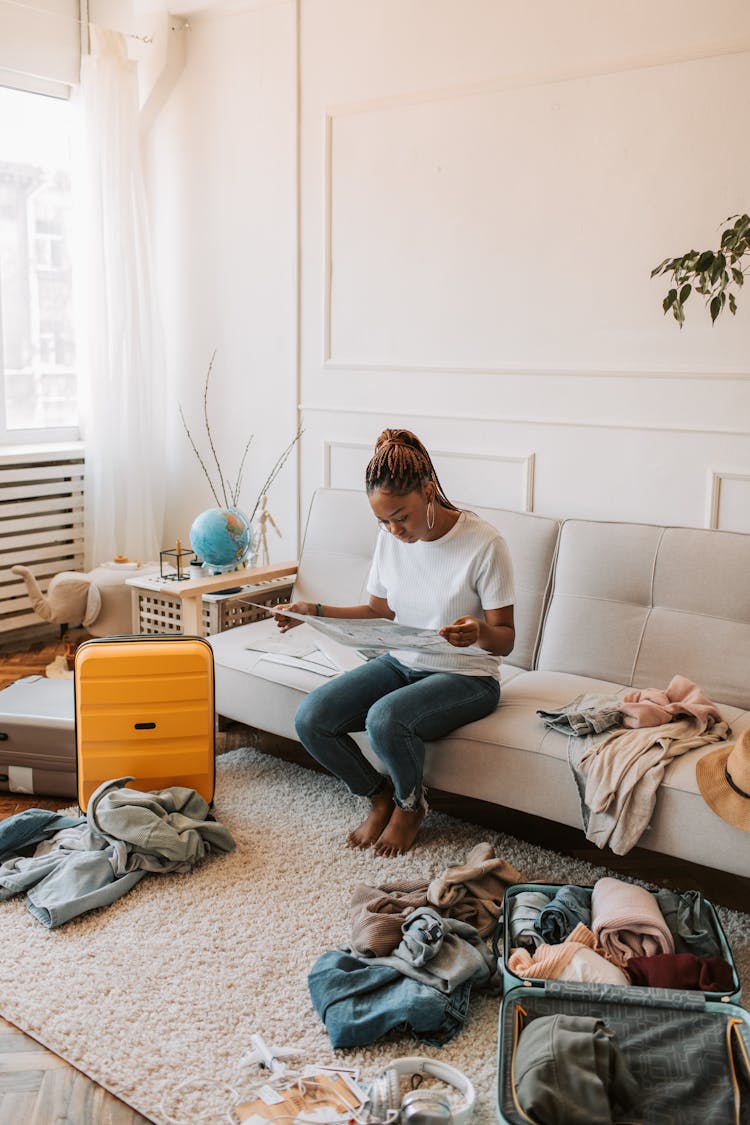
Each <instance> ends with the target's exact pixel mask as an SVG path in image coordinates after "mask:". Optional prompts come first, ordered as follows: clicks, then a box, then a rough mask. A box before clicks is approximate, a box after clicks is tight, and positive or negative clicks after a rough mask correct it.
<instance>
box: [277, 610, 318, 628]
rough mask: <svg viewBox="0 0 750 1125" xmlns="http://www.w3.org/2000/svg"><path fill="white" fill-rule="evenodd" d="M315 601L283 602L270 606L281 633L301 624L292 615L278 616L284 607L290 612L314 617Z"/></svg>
mask: <svg viewBox="0 0 750 1125" xmlns="http://www.w3.org/2000/svg"><path fill="white" fill-rule="evenodd" d="M316 608H317V607H316V605H315V602H285V603H284V604H283V605H275V606H273V608H272V612H273V615H274V617H276V624H277V625H278V627H279V629H281V632H282V633H286V632H287V631H288V630H289V629H294V627H295V626H296V625H301V624H302V622H301V621H297V619H296V618H294V617H278V616H277V614H281V613H283V612H284V610H285V609H289V610H291V611H292V613H304V614H305V616H307V617H314V616H315V612H316Z"/></svg>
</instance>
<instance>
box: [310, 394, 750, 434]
mask: <svg viewBox="0 0 750 1125" xmlns="http://www.w3.org/2000/svg"><path fill="white" fill-rule="evenodd" d="M299 411H300V414H306V413H307V414H353V415H365V416H378V417H380V416H394V415H395V416H397V417H399V418H424V419H427V420H431V421H440V422H444V421H453V422H492V423H498V424H503V425H509V426H556V427H558V428H559V427H562V428H569V429H573V428H579V429H589V430H624V431H629V430H635V431H637V432H639V433H641V432H643V431H650V432H653V433H665V434H720V435H721V436H722V437H750V429H744V430H742V429H736V428H735V427H729V426H685V425H682V426H670V425H666V424H664V423H660V422H653V421H649V422H621V421H611V420H608V419H585V418H538V417H534V416H532V415H526V416H520V417H516V418H511V417H508V416H507V415H503V414H461V413H456V412H454V411H452V412H450V413H448V411H445V412H444V413H439V412H436V411H429V412H428V411H423V410H419V411H417V410H404V409H403V407H401V406H397V405H394V406H389V405H388V403H384V404H383V405H382V406H380V407H377V408H376V407H370V406H361V407H360V406H327V405H325V404H324V403H310V402H301V403H300V404H299Z"/></svg>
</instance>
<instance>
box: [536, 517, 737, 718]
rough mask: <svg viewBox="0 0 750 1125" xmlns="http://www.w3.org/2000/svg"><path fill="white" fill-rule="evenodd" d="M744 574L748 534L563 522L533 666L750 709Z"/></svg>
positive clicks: (593, 522) (640, 525)
mask: <svg viewBox="0 0 750 1125" xmlns="http://www.w3.org/2000/svg"><path fill="white" fill-rule="evenodd" d="M749 574H750V535H742V534H739V533H735V532H723V531H706V530H703V529H700V528H669V527H657V526H653V525H650V524H630V523H604V522H597V521H587V520H566V521H565V523H564V524H563V527H562V530H561V533H560V543H559V548H558V554H557V559H556V562H555V568H554V577H553V586H552V595H551V598H550V602H549V607H548V610H547V614H546V618H545V622H544V628H543V634H542V641H541V645H540V648H539V654H538V659H537V667H538V668H539V669H540V670H551V669H554V670H556V671H564V672H570V673H574V674H576V675H582V676H593V677H596V678H600V679H604V680H608V681H612V682H615V683H620V684H624V685H626V686H628V687H661V688H663V687H666V685H667V684H668V683H669V681H670V680H671V679H672V677H673V676H674V675H675V674H677V673H681V674H682V675H684V676H687V678H688V679H691V680H693V681H694V682H695V683H698V684H699V685H700V686H701V688H702V689H703V690H704V692H705V693H706V694H707V695H708V696H709V698H711V699H713V700H714V701H715V702H717V703H726V704H730V705H733V706H735V707H739V708H742V709H747V708H750V676H748V674H747V669H748V667H750V583H749V582H748V575H749ZM704 575H711V576H713V577H712V579H711V580H704V578H703V576H704ZM718 576H721V577H720V579H719V578H718Z"/></svg>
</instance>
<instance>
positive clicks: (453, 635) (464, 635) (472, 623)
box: [438, 617, 481, 648]
mask: <svg viewBox="0 0 750 1125" xmlns="http://www.w3.org/2000/svg"><path fill="white" fill-rule="evenodd" d="M480 625H481V622H480V621H478V620H477V618H476V617H458V618H456V620H455V621H453V622H452V623H451V624H450V625H443V627H442V629H438V633H439V634H440V636H441V637H445V639H446V641H447V642H448V644H449V645H454V647H455V648H466V647H467V646H468V645H473V644H476V643H477V641H478V640H479V629H480Z"/></svg>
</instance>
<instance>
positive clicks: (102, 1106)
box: [0, 643, 750, 1125]
mask: <svg viewBox="0 0 750 1125" xmlns="http://www.w3.org/2000/svg"><path fill="white" fill-rule="evenodd" d="M60 653H62V645H61V644H58V643H48V644H45V645H36V646H34V645H32V646H27V647H26V648H25V649H24V650H23V651H20V652H3V651H0V689H2V688H3V687H6V686H7V685H8V684H9V683H12V682H13V681H14V680H17V679H19V678H20V677H21V676H29V675H43V674H44V669H45V668H46V666H47V665H48V664H51V663H52V661H53V660H54V659H55V657H56V656H58V655H59V654H60ZM219 737H220V742H219V744H218V745H217V750H219V751H220V752H221V751H223V750H229V749H232V748H234V747H235V746H241V745H255V746H256V747H257V748H258V749H259V750H264V751H266V752H268V753H273V754H276V755H278V756H279V757H282V758H284V759H285V760H287V761H292V762H296V763H298V764H300V765H304V766H306V767H308V768H313V769H315V768H319V767H317V766H316V763H315V762H313V761H312V759H311V758H310V757H309V756H308V755H307V754H306V753H305V751H304V750H303V749H302V747H301V746H300V745H299V744H298V743H296V742H291V741H289V740H287V739H283V738H276V737H274V736H270V735H265V734H263V733H262V732H259V731H254V730H252V729H251V728H248V727H243V726H242V725H241V724H239V723H232V724H229V726H228V727H227V728H226V729H225V730H224V731H223V733H222V734H221V735H220V736H219ZM71 803H72V802H71V800H70V799H67V800H55V799H48V798H43V797H21V796H19V795H18V794H12V795H8V794H5V795H1V794H0V819H4V818H6V817H8V816H12V815H13V814H14V813H17V812H21V811H22V810H23V809H25V808H31V807H36V808H49V809H61V808H65V807H66V806H68V805H70V804H71ZM430 805H431V807H432V808H435V809H437V810H438V811H446V812H450V813H452V814H453V815H454V816H458V817H460V818H462V819H464V820H468V821H471V822H473V823H475V824H481V825H483V826H485V827H488V828H492V829H495V830H496V831H501V832H507V833H509V834H510V835H513V836H518V837H519V838H521V839H526V840H530V841H532V842H533V843H537V844H540V845H541V846H543V847H547V848H551V849H553V850H555V851H562V852H565V853H567V854H568V855H573V856H575V857H577V858H579V859H583V860H587V861H588V862H590V863H594V864H601V865H604V866H606V867H608V868H609V869H610V870H611V871H612V872H613V873H614V874H617V873H620V874H626V875H630V876H633V877H634V878H639V879H643V880H645V881H646V882H650V883H654V884H657V885H659V886H664V887H672V888H674V889H678V890H688V889H695V890H701V891H702V892H703V893H704V894H705V895H706V897H707V898H709V899H711V901H712V902H714V903H716V904H722V905H724V906H728V907H730V908H731V909H734V910H742V911H748V910H750V879H741V878H739V877H737V876H733V875H726V874H723V873H721V872H716V871H713V870H711V869H709V868H705V867H700V866H697V865H696V864H688V863H686V862H684V861H682V860H677V859H672V858H671V857H669V856H660V855H657V854H656V853H654V852H649V851H647V850H645V849H643V848H634V849H633V850H632V851H631V852H629V853H628V855H627V856H622V857H618V856H615V855H612V854H611V853H603V852H601V851H600V850H599V849H598V848H596V847H594V846H593V845H592V844H590V843H589V841H588V840H586V838H585V836H584V835H583V833H582V832H580V831H578V830H576V829H573V828H568V827H566V826H561V825H556V824H553V823H552V822H550V821H546V820H542V819H541V818H539V817H532V816H528V815H525V814H521V813H518V812H515V811H513V810H510V809H498V808H497V807H496V806H494V805H491V804H488V803H486V802H483V801H475V800H471V799H470V798H457V797H455V796H453V795H450V794H446V793H440V792H437V791H435V790H432V791H431V792H430ZM5 1122H8V1123H9V1125H10V1123H13V1125H16V1123H18V1125H149V1122H148V1119H147V1118H145V1117H142V1116H141V1115H140V1114H138V1113H136V1112H135V1111H134V1110H132V1109H130V1108H129V1107H128V1106H126V1105H124V1104H123V1103H122V1102H120V1101H118V1099H117V1098H115V1097H113V1096H112V1095H111V1094H109V1093H108V1092H107V1091H105V1090H103V1089H102V1088H101V1087H99V1086H97V1085H96V1084H95V1083H94V1082H92V1081H91V1080H90V1079H88V1078H86V1077H85V1076H84V1075H82V1074H81V1073H80V1072H79V1071H77V1070H75V1069H74V1068H73V1067H71V1066H68V1065H67V1064H66V1063H64V1062H63V1061H62V1060H61V1059H59V1058H58V1057H57V1056H56V1055H54V1054H52V1053H51V1052H50V1051H47V1050H45V1049H44V1048H43V1047H41V1046H40V1045H39V1044H38V1043H35V1042H34V1040H33V1039H30V1038H29V1037H28V1036H26V1035H23V1034H22V1033H21V1032H20V1031H18V1030H17V1029H16V1028H14V1027H12V1026H11V1025H10V1024H7V1023H5V1022H4V1021H2V1020H0V1123H3V1125H4V1123H5Z"/></svg>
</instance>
